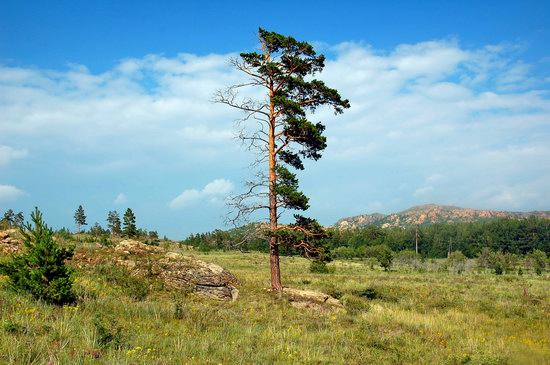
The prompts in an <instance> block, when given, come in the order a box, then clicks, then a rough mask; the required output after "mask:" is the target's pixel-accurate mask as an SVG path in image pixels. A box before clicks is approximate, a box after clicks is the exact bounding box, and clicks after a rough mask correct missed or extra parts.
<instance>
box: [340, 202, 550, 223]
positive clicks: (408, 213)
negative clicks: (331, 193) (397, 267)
mask: <svg viewBox="0 0 550 365" xmlns="http://www.w3.org/2000/svg"><path fill="white" fill-rule="evenodd" d="M531 216H536V217H541V218H546V219H550V211H535V212H506V211H497V210H486V209H469V208H459V207H454V206H449V205H436V204H426V205H419V206H415V207H412V208H409V209H407V210H404V211H402V212H399V213H391V214H380V213H373V214H363V215H358V216H355V217H350V218H343V219H340V220H339V221H338V222H336V224H335V225H334V227H336V228H339V229H350V228H359V227H365V226H368V225H371V224H372V225H377V226H381V227H411V226H415V225H427V224H434V223H463V222H475V221H483V220H490V219H495V218H514V219H520V218H527V217H531Z"/></svg>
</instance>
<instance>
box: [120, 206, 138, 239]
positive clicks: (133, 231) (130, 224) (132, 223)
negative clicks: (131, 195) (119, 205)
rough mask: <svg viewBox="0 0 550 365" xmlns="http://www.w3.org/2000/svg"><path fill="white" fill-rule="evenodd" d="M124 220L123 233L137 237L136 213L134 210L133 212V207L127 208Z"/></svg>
mask: <svg viewBox="0 0 550 365" xmlns="http://www.w3.org/2000/svg"><path fill="white" fill-rule="evenodd" d="M123 220H124V227H123V229H122V233H123V234H124V235H125V236H126V237H135V236H136V235H137V227H136V216H135V215H134V212H132V209H130V208H128V209H126V212H125V213H124V217H123Z"/></svg>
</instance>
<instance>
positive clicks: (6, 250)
mask: <svg viewBox="0 0 550 365" xmlns="http://www.w3.org/2000/svg"><path fill="white" fill-rule="evenodd" d="M20 250H21V240H20V239H19V238H18V235H17V230H16V229H8V230H5V231H0V253H1V254H12V253H17V252H19V251H20Z"/></svg>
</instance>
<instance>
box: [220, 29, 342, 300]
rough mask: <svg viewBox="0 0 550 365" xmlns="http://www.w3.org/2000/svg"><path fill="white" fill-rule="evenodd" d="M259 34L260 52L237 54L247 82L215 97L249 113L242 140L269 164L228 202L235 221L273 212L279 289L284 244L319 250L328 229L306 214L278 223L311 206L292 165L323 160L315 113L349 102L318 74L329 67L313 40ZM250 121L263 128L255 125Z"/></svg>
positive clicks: (338, 109) (272, 249)
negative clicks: (287, 213) (254, 94)
mask: <svg viewBox="0 0 550 365" xmlns="http://www.w3.org/2000/svg"><path fill="white" fill-rule="evenodd" d="M258 37H259V40H260V44H261V51H258V52H250V53H241V54H240V57H239V58H236V59H232V60H231V63H232V65H233V66H234V67H235V68H236V69H237V70H239V71H241V72H243V73H244V74H245V75H246V76H247V78H248V81H246V82H243V83H241V84H237V85H232V86H230V87H228V88H227V89H226V90H222V91H218V92H217V93H216V95H215V98H214V99H215V101H217V102H219V103H223V104H226V105H229V106H231V107H233V108H236V109H238V110H240V111H242V112H244V117H243V118H242V120H241V123H240V127H241V130H240V138H241V140H242V141H243V143H245V144H247V147H248V148H249V149H254V150H255V151H256V152H257V159H256V165H259V164H262V163H264V162H267V165H268V169H267V174H265V173H261V172H260V173H258V174H257V180H255V181H251V182H249V183H247V191H246V192H245V193H244V194H241V195H237V196H234V197H233V198H232V200H231V202H230V206H232V207H233V213H234V216H233V219H232V220H234V221H238V220H240V219H241V218H243V217H244V216H246V215H249V214H250V213H252V212H254V211H256V210H258V209H267V210H268V211H269V233H268V236H269V254H270V267H271V287H272V289H273V290H276V291H280V290H282V285H281V273H280V266H279V246H280V244H281V243H285V244H292V246H293V247H295V248H297V249H300V250H302V251H303V252H304V254H305V255H306V256H319V255H322V249H320V248H319V247H318V245H317V242H318V240H319V239H320V238H323V237H324V235H325V233H324V232H323V230H322V229H321V230H320V229H319V228H320V226H319V224H318V223H317V222H316V221H315V220H313V219H310V218H305V217H302V216H300V215H295V218H296V223H294V224H290V225H281V224H279V217H280V214H281V211H282V210H284V209H294V210H306V209H308V207H309V201H308V198H307V197H306V196H305V195H304V193H302V192H301V191H299V190H298V179H297V177H296V174H294V173H293V172H291V171H290V170H289V168H294V169H297V170H303V169H304V164H303V161H302V160H303V159H304V158H307V159H312V160H318V159H319V158H321V152H322V151H323V150H324V149H325V148H326V146H327V145H326V137H324V136H323V131H324V130H325V126H324V125H323V124H322V123H321V122H316V123H315V122H312V121H311V120H310V119H311V114H312V113H313V112H314V111H315V110H316V109H317V108H318V107H320V106H324V105H326V106H329V107H332V108H333V110H334V112H335V114H341V113H342V112H343V111H344V109H346V108H349V106H350V105H349V102H348V100H345V99H342V98H341V96H340V94H339V93H338V91H337V90H335V89H331V88H329V87H327V86H326V85H325V84H324V83H323V82H322V81H320V80H316V79H314V78H313V76H314V75H315V74H316V73H318V72H321V71H322V70H323V68H324V66H325V57H324V56H323V55H317V53H316V52H315V50H314V49H313V47H312V46H311V45H310V44H308V43H306V42H299V41H297V40H296V39H294V38H293V37H288V36H283V35H281V34H277V33H274V32H269V31H266V30H264V29H261V28H260V29H259V30H258ZM247 87H256V88H260V89H262V90H263V91H264V92H265V94H264V95H265V98H258V99H254V98H246V97H245V98H241V97H240V95H239V91H240V90H242V89H243V88H247ZM246 122H253V123H254V125H258V126H259V127H258V128H257V129H251V128H250V125H249V124H250V123H246ZM256 123H257V124H256Z"/></svg>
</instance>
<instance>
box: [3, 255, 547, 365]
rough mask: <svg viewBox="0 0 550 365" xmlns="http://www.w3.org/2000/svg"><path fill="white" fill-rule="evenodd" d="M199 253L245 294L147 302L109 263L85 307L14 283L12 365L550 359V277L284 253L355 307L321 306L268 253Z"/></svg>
mask: <svg viewBox="0 0 550 365" xmlns="http://www.w3.org/2000/svg"><path fill="white" fill-rule="evenodd" d="M186 252H187V253H188V252H189V251H186ZM195 256H197V257H198V258H201V259H203V260H205V261H210V262H214V263H217V264H220V265H222V266H223V267H225V268H227V269H229V270H230V271H231V272H232V273H234V274H235V275H236V276H237V277H238V278H239V279H240V280H241V282H242V286H241V287H240V288H239V289H240V298H239V299H238V300H237V301H236V302H233V303H225V302H224V303H222V302H215V301H209V300H204V299H200V298H197V297H195V296H193V295H188V293H174V292H169V291H166V290H165V289H163V288H162V287H160V286H155V285H152V284H151V286H150V290H148V291H146V292H147V297H146V298H145V299H143V295H138V296H136V295H134V293H132V290H133V289H132V288H133V287H134V286H136V287H137V288H138V289H136V290H140V293H142V290H143V288H142V287H141V286H139V285H135V283H133V284H132V285H128V284H127V283H124V282H123V279H121V278H120V277H119V276H116V277H115V279H116V280H113V277H112V274H109V272H108V271H106V270H104V269H101V270H88V271H84V270H80V271H78V272H77V275H78V276H77V281H76V289H77V292H78V295H79V296H80V298H81V299H80V301H79V304H78V306H77V307H55V306H49V305H45V304H42V303H39V302H36V301H34V300H32V299H30V298H29V297H26V296H22V295H20V294H15V293H13V292H11V291H10V290H8V289H7V288H6V285H2V286H1V287H2V288H1V289H0V318H1V319H0V364H47V363H48V362H51V364H220V363H221V364H286V363H296V364H550V335H549V334H550V279H549V277H548V274H546V276H542V277H538V276H535V275H532V274H528V275H523V276H521V277H520V276H517V275H503V276H495V275H493V274H489V273H487V274H478V273H468V274H462V275H457V274H450V273H442V272H428V273H415V272H407V271H405V270H399V269H396V270H395V271H392V272H389V273H387V272H383V271H381V270H380V269H376V270H370V268H369V265H367V264H365V263H363V262H360V261H336V262H333V263H331V264H329V266H333V267H335V273H333V274H312V273H310V272H309V262H308V261H307V260H305V259H301V258H293V257H283V258H282V260H281V262H282V270H283V283H284V284H285V286H290V287H295V288H308V289H316V290H321V291H325V292H328V293H331V294H333V295H335V296H338V297H339V298H340V299H341V300H342V301H343V302H344V303H345V305H346V308H347V313H326V314H320V313H316V312H313V311H308V310H303V309H296V308H293V307H292V306H290V305H289V304H288V303H287V302H286V301H284V300H279V299H277V298H276V297H274V296H273V295H271V294H270V293H269V292H268V291H267V290H266V288H268V287H269V269H268V267H267V263H268V258H267V256H266V255H264V254H258V253H247V254H239V253H221V252H214V253H209V254H195ZM109 275H111V276H109ZM117 275H118V274H117ZM0 281H1V279H0ZM524 288H528V293H529V295H528V296H524V295H523V293H524Z"/></svg>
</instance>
